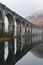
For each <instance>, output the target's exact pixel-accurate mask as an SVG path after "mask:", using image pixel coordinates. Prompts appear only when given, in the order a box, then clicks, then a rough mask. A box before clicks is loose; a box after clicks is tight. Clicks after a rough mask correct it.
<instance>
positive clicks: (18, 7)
mask: <svg viewBox="0 0 43 65" xmlns="http://www.w3.org/2000/svg"><path fill="white" fill-rule="evenodd" d="M0 2H1V3H3V4H5V5H6V6H7V7H9V8H10V9H12V10H13V11H15V12H16V13H18V14H19V15H21V16H22V17H27V16H30V15H31V14H33V13H34V12H36V11H39V10H43V0H0Z"/></svg>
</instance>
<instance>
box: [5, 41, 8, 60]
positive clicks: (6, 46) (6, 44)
mask: <svg viewBox="0 0 43 65" xmlns="http://www.w3.org/2000/svg"><path fill="white" fill-rule="evenodd" d="M7 57H8V42H7V41H6V42H5V46H4V60H5V61H6V59H7Z"/></svg>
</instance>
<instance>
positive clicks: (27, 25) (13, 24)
mask: <svg viewBox="0 0 43 65" xmlns="http://www.w3.org/2000/svg"><path fill="white" fill-rule="evenodd" d="M5 17H7V19H8V23H9V24H8V32H7V34H6V33H5V32H6V31H5V23H4V21H5ZM0 37H2V38H4V37H6V38H5V39H1V40H2V41H1V40H0V65H14V64H15V63H16V62H17V61H18V60H20V59H21V58H22V57H23V56H24V55H25V54H26V53H27V52H28V51H29V50H31V49H32V48H34V47H35V46H36V45H38V44H39V43H40V42H43V27H41V26H38V25H35V24H33V23H31V22H30V21H28V20H26V19H25V18H23V17H21V16H20V15H18V14H17V13H15V12H13V11H12V10H10V9H9V8H7V7H6V6H5V5H3V4H1V3H0ZM5 41H8V51H9V52H8V57H7V59H6V60H5V58H4V57H5V49H6V48H5V45H6V43H5Z"/></svg>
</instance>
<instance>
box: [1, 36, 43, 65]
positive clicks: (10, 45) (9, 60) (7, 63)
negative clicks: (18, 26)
mask: <svg viewBox="0 0 43 65" xmlns="http://www.w3.org/2000/svg"><path fill="white" fill-rule="evenodd" d="M23 38H24V37H23ZM38 38H39V39H38ZM16 39H19V38H16ZM32 39H33V40H32V41H31V40H27V39H26V44H23V43H25V40H24V39H23V40H22V41H21V42H22V44H23V45H21V46H22V48H19V45H18V46H17V44H16V45H15V39H14V40H9V41H7V44H6V41H4V42H0V64H1V65H3V64H4V65H14V64H15V63H16V62H17V61H18V60H20V59H21V58H22V57H23V56H24V55H25V54H26V53H27V52H28V51H30V50H31V49H32V48H34V47H36V46H37V45H39V44H40V43H43V40H42V37H41V36H40V35H36V36H32ZM28 41H31V44H30V43H28ZM16 43H17V40H16ZM17 47H18V48H17ZM15 48H16V49H15ZM6 49H7V50H8V53H6V52H5V50H6ZM15 51H16V53H15ZM5 54H6V55H7V54H8V55H7V57H6V55H5ZM5 57H6V59H5Z"/></svg>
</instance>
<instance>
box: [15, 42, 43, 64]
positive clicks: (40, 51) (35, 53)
mask: <svg viewBox="0 0 43 65" xmlns="http://www.w3.org/2000/svg"><path fill="white" fill-rule="evenodd" d="M16 65H43V43H40V44H39V45H38V46H36V47H34V48H33V49H32V50H30V51H29V52H28V53H27V54H26V55H25V56H24V57H23V58H22V59H21V60H20V61H18V62H17V63H16Z"/></svg>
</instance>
